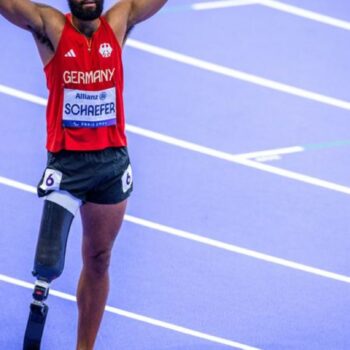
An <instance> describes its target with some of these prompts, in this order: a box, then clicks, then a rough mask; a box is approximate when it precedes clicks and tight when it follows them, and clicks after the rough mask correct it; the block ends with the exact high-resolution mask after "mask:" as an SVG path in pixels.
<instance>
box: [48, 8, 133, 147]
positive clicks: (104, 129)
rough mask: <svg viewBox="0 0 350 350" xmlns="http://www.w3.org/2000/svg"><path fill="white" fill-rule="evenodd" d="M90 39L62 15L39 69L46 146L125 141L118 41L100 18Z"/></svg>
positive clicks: (113, 144) (112, 144) (122, 143)
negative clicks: (49, 54)
mask: <svg viewBox="0 0 350 350" xmlns="http://www.w3.org/2000/svg"><path fill="white" fill-rule="evenodd" d="M100 20H101V24H100V26H99V28H98V29H97V31H96V32H95V33H94V34H93V36H92V38H91V39H88V38H86V37H85V36H84V35H83V34H81V33H80V32H79V31H78V30H77V29H76V28H75V27H74V26H73V24H72V22H71V15H70V14H68V15H66V24H65V26H64V29H63V32H62V36H61V38H60V41H59V44H58V47H57V50H56V52H55V55H54V57H53V58H52V60H51V61H50V62H49V63H48V64H47V65H46V66H45V68H44V71H45V74H46V79H47V87H48V89H49V99H48V106H47V111H46V121H47V144H46V147H47V149H48V150H49V151H50V152H58V151H60V150H63V149H65V150H77V151H78V150H79V151H89V150H101V149H104V148H107V147H120V146H126V144H127V141H126V136H125V119H124V105H123V84H124V82H123V65H122V52H121V48H120V45H119V43H118V41H117V39H116V37H115V34H114V32H113V31H112V28H111V27H110V26H109V24H108V23H107V21H106V20H105V18H103V17H101V18H100Z"/></svg>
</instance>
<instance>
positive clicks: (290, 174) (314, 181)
mask: <svg viewBox="0 0 350 350" xmlns="http://www.w3.org/2000/svg"><path fill="white" fill-rule="evenodd" d="M235 163H239V164H241V165H245V166H247V167H250V168H255V169H258V170H262V171H264V172H268V173H271V174H275V175H279V176H282V177H286V178H289V179H292V180H297V181H300V182H304V183H307V184H309V185H313V186H318V187H322V188H325V189H328V190H331V191H336V192H340V193H344V194H347V195H349V194H350V187H347V186H343V185H339V184H337V183H334V182H329V181H325V180H322V179H318V178H316V177H312V176H308V175H304V174H300V173H296V172H294V171H289V170H285V169H282V168H278V167H275V166H272V165H268V164H262V163H258V162H256V161H253V160H250V159H243V158H242V159H236V160H235Z"/></svg>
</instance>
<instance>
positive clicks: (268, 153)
mask: <svg viewBox="0 0 350 350" xmlns="http://www.w3.org/2000/svg"><path fill="white" fill-rule="evenodd" d="M304 151H305V149H304V148H303V147H301V146H293V147H285V148H276V149H271V150H266V151H257V152H250V153H242V154H237V155H236V157H239V158H244V159H255V158H261V157H271V156H281V155H284V154H294V153H300V152H304Z"/></svg>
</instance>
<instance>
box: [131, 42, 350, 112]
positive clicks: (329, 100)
mask: <svg viewBox="0 0 350 350" xmlns="http://www.w3.org/2000/svg"><path fill="white" fill-rule="evenodd" d="M126 44H127V45H128V46H130V47H132V48H134V49H137V50H141V51H145V52H148V53H151V54H153V55H156V56H160V57H164V58H167V59H170V60H173V61H176V62H180V63H184V64H187V65H189V66H193V67H196V68H199V69H203V70H206V71H209V72H212V73H216V74H220V75H224V76H226V77H230V78H234V79H238V80H242V81H245V82H248V83H251V84H255V85H259V86H263V87H265V88H269V89H272V90H276V91H279V92H283V93H286V94H289V95H294V96H298V97H302V98H305V99H308V100H312V101H316V102H320V103H323V104H326V105H330V106H333V107H338V108H342V109H346V110H350V102H349V101H345V100H340V99H337V98H334V97H329V96H326V95H322V94H319V93H316V92H313V91H309V90H304V89H300V88H298V87H295V86H292V85H287V84H283V83H279V82H277V81H274V80H270V79H265V78H262V77H259V76H257V75H253V74H249V73H245V72H242V71H239V70H236V69H232V68H228V67H225V66H220V65H218V64H214V63H211V62H208V61H204V60H200V59H198V58H194V57H191V56H188V55H183V54H180V53H178V52H175V51H171V50H168V49H163V48H161V47H158V46H154V45H151V44H147V43H144V42H141V41H138V40H134V39H128V40H127V42H126Z"/></svg>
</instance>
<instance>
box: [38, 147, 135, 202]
mask: <svg viewBox="0 0 350 350" xmlns="http://www.w3.org/2000/svg"><path fill="white" fill-rule="evenodd" d="M132 188H133V180H132V170H131V165H130V160H129V155H128V150H127V148H126V147H121V148H107V149H104V150H102V151H65V150H64V151H60V152H57V153H51V152H48V158H47V167H46V169H45V171H44V174H43V176H42V178H41V180H40V182H39V184H38V187H37V190H38V196H39V197H44V196H46V195H48V194H50V193H51V192H53V191H67V192H69V193H70V194H71V195H72V196H74V197H76V198H78V199H80V200H82V201H83V202H84V203H85V202H92V203H98V204H116V203H119V202H121V201H123V200H124V199H126V198H128V197H129V196H130V193H131V192H132Z"/></svg>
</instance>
